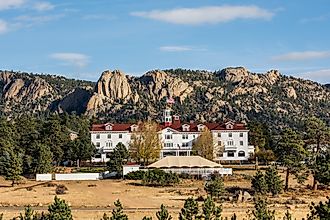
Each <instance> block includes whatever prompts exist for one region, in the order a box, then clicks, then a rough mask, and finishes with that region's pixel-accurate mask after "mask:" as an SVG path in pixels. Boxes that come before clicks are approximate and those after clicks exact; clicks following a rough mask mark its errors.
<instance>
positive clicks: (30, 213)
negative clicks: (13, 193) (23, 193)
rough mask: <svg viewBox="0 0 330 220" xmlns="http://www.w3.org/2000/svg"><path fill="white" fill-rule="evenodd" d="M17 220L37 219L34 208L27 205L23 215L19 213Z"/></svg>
mask: <svg viewBox="0 0 330 220" xmlns="http://www.w3.org/2000/svg"><path fill="white" fill-rule="evenodd" d="M18 219H19V220H37V219H38V217H37V214H36V213H35V212H34V210H33V209H32V208H31V206H28V207H26V208H25V211H24V215H23V214H22V213H20V216H19V217H18Z"/></svg>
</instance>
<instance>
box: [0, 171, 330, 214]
mask: <svg viewBox="0 0 330 220" xmlns="http://www.w3.org/2000/svg"><path fill="white" fill-rule="evenodd" d="M254 172H255V171H253V170H247V171H236V172H235V174H245V175H254ZM282 175H283V177H284V174H282ZM290 181H291V184H290V186H291V188H292V190H291V191H290V192H288V193H286V194H283V195H281V196H280V197H278V198H270V199H269V202H270V203H271V205H270V206H271V207H273V208H274V209H276V211H277V213H278V214H279V215H282V214H283V213H284V211H285V210H286V209H287V208H289V209H290V211H291V212H292V213H293V214H294V216H295V217H296V218H298V219H301V218H302V217H306V214H307V213H308V206H309V204H310V203H311V202H312V201H315V202H316V201H317V202H318V201H320V200H325V199H326V198H325V197H326V196H328V195H330V191H329V190H328V191H326V190H323V191H317V192H312V191H309V190H307V189H306V186H307V184H311V179H309V180H308V181H307V182H306V183H305V184H304V185H302V186H298V185H297V183H296V182H295V180H293V179H290ZM137 183H138V181H119V180H100V181H64V182H63V181H61V182H56V181H52V182H36V181H26V182H25V183H22V184H20V185H18V186H15V187H11V185H10V182H8V181H5V180H3V179H0V213H1V212H2V213H4V217H5V219H8V218H10V217H11V218H12V217H14V216H17V215H18V213H19V212H21V211H22V210H23V209H24V206H26V205H28V204H31V205H32V206H35V209H36V210H37V211H39V212H41V211H42V210H46V209H47V206H48V205H49V204H50V203H51V202H52V201H53V199H54V196H55V195H56V193H55V190H56V185H59V184H63V185H64V186H65V187H66V188H67V191H66V193H65V194H63V195H59V197H60V198H62V199H65V200H66V201H67V202H68V203H69V204H70V206H71V207H72V210H73V215H74V217H75V219H100V218H101V217H102V215H103V213H104V212H108V213H110V212H111V209H112V208H113V207H114V205H113V202H114V201H115V200H117V199H120V201H121V202H122V204H123V205H124V209H125V212H126V213H127V214H128V215H129V216H130V219H137V220H138V219H142V217H143V216H145V215H148V216H154V215H155V212H156V211H157V210H158V208H159V207H160V205H161V204H165V205H166V206H167V207H168V208H169V211H170V213H171V214H172V216H173V217H174V219H177V216H178V212H179V210H180V208H181V207H182V205H183V203H184V200H185V199H186V198H188V197H189V196H194V197H197V196H204V195H205V192H204V190H203V184H204V183H203V181H197V180H184V181H183V182H182V183H181V184H180V185H178V186H176V187H146V186H141V185H139V184H137ZM225 186H226V187H240V188H245V189H247V190H248V189H250V180H248V179H247V178H243V177H241V176H237V175H236V176H234V177H228V178H226V179H225ZM252 208H253V203H252V202H244V203H234V202H225V203H224V204H223V209H224V211H223V216H230V215H232V213H233V212H236V213H238V214H239V216H244V215H245V214H246V212H247V210H249V209H252ZM154 219H155V218H154Z"/></svg>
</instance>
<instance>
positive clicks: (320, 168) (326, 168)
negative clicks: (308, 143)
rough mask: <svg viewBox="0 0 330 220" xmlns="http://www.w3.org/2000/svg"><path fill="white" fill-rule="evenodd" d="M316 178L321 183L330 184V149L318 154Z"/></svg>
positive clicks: (315, 170)
mask: <svg viewBox="0 0 330 220" xmlns="http://www.w3.org/2000/svg"><path fill="white" fill-rule="evenodd" d="M314 178H315V180H317V181H318V182H319V183H322V184H325V185H330V149H329V150H327V151H326V152H324V153H322V154H320V155H318V156H317V160H316V165H315V169H314Z"/></svg>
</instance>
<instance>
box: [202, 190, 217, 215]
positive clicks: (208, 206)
mask: <svg viewBox="0 0 330 220" xmlns="http://www.w3.org/2000/svg"><path fill="white" fill-rule="evenodd" d="M202 210H203V213H202V218H203V219H205V220H220V219H221V212H222V208H221V206H216V205H215V203H214V201H213V200H212V198H211V197H210V196H208V197H207V199H205V200H204V203H203V206H202Z"/></svg>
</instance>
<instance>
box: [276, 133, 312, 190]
mask: <svg viewBox="0 0 330 220" xmlns="http://www.w3.org/2000/svg"><path fill="white" fill-rule="evenodd" d="M276 154H277V156H278V158H279V161H281V162H282V163H283V165H284V166H285V167H286V176H285V188H284V189H285V190H286V191H287V190H288V189H289V176H290V175H291V174H293V175H294V176H295V177H296V179H297V180H298V182H303V181H304V180H305V179H306V178H307V176H306V165H305V164H304V163H303V161H304V160H305V159H306V157H307V155H308V152H307V151H306V150H305V149H304V143H303V141H302V139H301V138H300V136H299V135H298V134H297V133H296V132H294V131H293V130H292V129H285V130H284V131H283V132H282V134H281V138H280V140H279V142H278V143H277V146H276Z"/></svg>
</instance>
